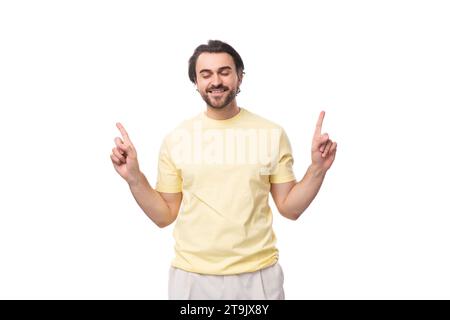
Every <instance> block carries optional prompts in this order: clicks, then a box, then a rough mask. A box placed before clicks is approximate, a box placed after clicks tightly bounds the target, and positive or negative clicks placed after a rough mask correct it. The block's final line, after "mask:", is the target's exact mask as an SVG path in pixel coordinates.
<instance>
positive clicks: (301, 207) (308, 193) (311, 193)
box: [283, 165, 326, 220]
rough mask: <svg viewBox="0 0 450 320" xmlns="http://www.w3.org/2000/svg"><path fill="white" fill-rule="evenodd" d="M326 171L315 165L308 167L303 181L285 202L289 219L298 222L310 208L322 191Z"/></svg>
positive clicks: (294, 188) (294, 187) (295, 186)
mask: <svg viewBox="0 0 450 320" xmlns="http://www.w3.org/2000/svg"><path fill="white" fill-rule="evenodd" d="M325 174H326V171H323V170H319V169H317V168H316V167H314V166H313V165H310V166H309V167H308V170H307V171H306V173H305V176H304V177H303V179H302V180H301V181H299V182H297V183H296V184H295V185H294V186H293V187H292V189H291V191H290V192H289V193H288V195H287V196H286V199H285V200H284V205H283V207H284V211H285V214H286V216H287V217H288V218H290V219H293V220H296V219H298V217H300V215H301V214H302V213H303V212H304V211H305V210H306V208H308V206H309V205H310V204H311V202H312V201H313V200H314V198H315V197H316V195H317V193H318V192H319V190H320V187H321V185H322V182H323V180H324V178H325Z"/></svg>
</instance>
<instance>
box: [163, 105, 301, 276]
mask: <svg viewBox="0 0 450 320" xmlns="http://www.w3.org/2000/svg"><path fill="white" fill-rule="evenodd" d="M293 161H294V160H293V157H292V151H291V146H290V143H289V140H288V137H287V135H286V133H285V131H284V130H283V128H282V127H281V126H279V125H277V124H275V123H273V122H271V121H269V120H267V119H264V118H262V117H260V116H258V115H256V114H254V113H252V112H250V111H248V110H246V109H244V108H240V111H239V113H238V114H237V115H235V116H234V117H232V118H230V119H226V120H214V119H212V118H209V117H208V116H207V115H206V113H205V112H201V113H200V114H198V115H197V116H195V117H193V118H191V119H188V120H186V121H184V122H182V123H181V124H179V125H178V126H177V127H176V128H175V129H174V130H173V131H171V132H170V133H169V134H168V135H166V136H165V138H164V141H163V143H162V145H161V149H160V154H159V162H158V179H157V183H156V188H155V189H156V190H157V191H159V192H170V193H172V192H183V201H182V204H181V207H180V211H179V213H178V217H177V220H176V224H175V227H174V231H173V235H174V238H175V258H174V260H173V261H172V266H174V267H177V268H181V269H184V270H186V271H190V272H196V273H202V274H214V275H227V274H238V273H243V272H253V271H256V270H259V269H262V268H265V267H268V266H271V265H273V264H275V263H276V262H277V260H278V250H277V248H276V247H275V244H276V236H275V233H274V231H273V229H272V211H271V208H270V207H269V203H268V200H269V193H270V185H271V183H283V182H288V181H292V180H295V176H294V173H293V170H292V164H293Z"/></svg>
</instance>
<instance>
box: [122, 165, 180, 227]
mask: <svg viewBox="0 0 450 320" xmlns="http://www.w3.org/2000/svg"><path fill="white" fill-rule="evenodd" d="M129 187H130V190H131V193H132V194H133V197H134V199H135V200H136V202H137V203H138V205H139V206H140V207H141V209H142V210H143V211H144V213H145V214H146V215H147V216H148V217H149V218H150V219H151V220H152V221H153V222H154V223H155V224H156V225H157V226H159V227H164V226H166V225H168V224H170V222H171V221H172V217H171V212H170V209H169V206H168V205H167V203H166V202H165V201H164V199H163V198H162V197H161V195H160V194H159V192H158V191H156V190H155V189H153V188H152V187H151V186H150V183H149V182H148V180H147V178H146V177H145V175H144V174H143V173H141V174H140V175H139V178H138V179H137V181H136V182H134V183H132V184H129Z"/></svg>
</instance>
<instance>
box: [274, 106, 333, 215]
mask: <svg viewBox="0 0 450 320" xmlns="http://www.w3.org/2000/svg"><path fill="white" fill-rule="evenodd" d="M324 117H325V112H324V111H322V112H321V113H320V115H319V119H318V121H317V124H316V129H315V132H314V136H313V141H312V148H311V160H312V163H311V165H310V166H309V167H308V170H307V171H306V174H305V176H304V177H303V179H302V180H301V181H299V182H295V181H290V182H286V183H272V184H271V189H270V192H271V193H272V197H273V199H274V202H275V204H276V206H277V208H278V210H279V211H280V213H281V214H282V215H283V216H284V217H286V218H288V219H292V220H297V219H298V218H299V217H300V215H301V214H302V213H303V212H304V211H305V210H306V208H308V206H309V205H310V204H311V202H312V201H313V200H314V198H315V197H316V195H317V193H318V192H319V190H320V187H321V185H322V182H323V180H324V178H325V175H326V173H327V171H328V169H330V167H331V165H332V164H333V162H334V159H335V156H336V149H337V143H336V142H333V141H332V140H331V139H330V138H329V136H328V134H327V133H324V134H322V133H321V131H322V123H323V118H324Z"/></svg>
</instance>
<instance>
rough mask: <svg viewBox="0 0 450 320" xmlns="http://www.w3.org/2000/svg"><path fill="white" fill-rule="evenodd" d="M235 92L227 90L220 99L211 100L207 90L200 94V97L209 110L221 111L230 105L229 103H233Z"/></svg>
mask: <svg viewBox="0 0 450 320" xmlns="http://www.w3.org/2000/svg"><path fill="white" fill-rule="evenodd" d="M216 89H220V88H216ZM236 91H237V90H234V89H233V90H230V89H228V90H227V91H225V92H224V95H223V96H222V97H220V98H212V97H211V96H210V95H209V92H208V90H207V91H206V92H205V93H202V94H201V96H202V98H203V100H204V101H205V102H206V104H207V105H208V106H210V107H211V108H214V109H222V108H224V107H226V106H227V105H229V104H230V102H231V101H233V99H234V98H235V97H236V95H237V93H236Z"/></svg>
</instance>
